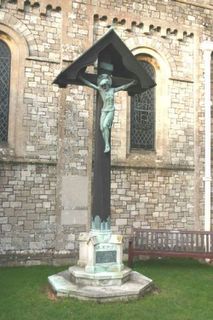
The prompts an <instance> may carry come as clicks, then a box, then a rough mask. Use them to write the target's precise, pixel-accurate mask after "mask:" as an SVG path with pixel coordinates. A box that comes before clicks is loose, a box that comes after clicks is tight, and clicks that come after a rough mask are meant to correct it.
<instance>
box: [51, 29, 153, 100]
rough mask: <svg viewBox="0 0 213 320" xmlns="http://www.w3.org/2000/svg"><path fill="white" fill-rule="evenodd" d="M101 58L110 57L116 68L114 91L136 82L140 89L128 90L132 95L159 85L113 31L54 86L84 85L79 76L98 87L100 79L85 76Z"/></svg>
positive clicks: (98, 42)
mask: <svg viewBox="0 0 213 320" xmlns="http://www.w3.org/2000/svg"><path fill="white" fill-rule="evenodd" d="M101 55H102V56H103V55H104V56H108V57H110V63H111V64H112V65H113V67H114V69H113V72H112V81H113V86H114V87H117V86H120V85H122V84H125V83H128V82H129V81H131V80H133V79H135V80H137V85H135V86H133V87H131V88H129V89H128V93H129V94H130V95H132V94H135V93H140V92H142V91H145V90H147V89H149V88H152V87H154V86H155V85H156V84H155V82H154V80H153V79H151V77H150V76H149V75H148V74H147V72H146V70H145V69H144V68H143V67H142V65H141V64H140V62H139V61H137V60H136V58H135V57H134V56H133V54H132V53H131V51H130V50H129V49H128V48H127V46H126V45H125V44H124V43H123V41H122V40H121V39H120V38H119V36H118V35H117V34H116V32H115V31H114V30H113V29H110V30H109V31H108V32H107V33H106V34H105V35H104V36H103V37H102V38H101V39H99V40H98V41H97V42H95V43H94V44H93V46H92V47H90V48H89V49H88V50H87V51H85V52H84V53H83V54H82V55H81V56H80V57H79V58H77V59H76V60H75V61H74V62H73V63H72V64H71V65H70V66H68V67H67V68H66V69H65V70H63V71H62V72H61V73H60V74H59V75H58V76H57V78H56V79H55V81H54V84H57V85H59V87H66V86H67V85H68V84H75V85H84V83H83V82H81V80H80V79H78V75H79V74H82V75H83V76H84V77H85V78H86V79H88V80H89V81H91V82H93V83H97V75H96V74H91V73H86V68H87V66H91V65H93V64H94V63H95V61H96V60H98V59H99V57H100V56H101ZM107 62H108V61H107Z"/></svg>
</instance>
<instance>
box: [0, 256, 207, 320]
mask: <svg viewBox="0 0 213 320" xmlns="http://www.w3.org/2000/svg"><path fill="white" fill-rule="evenodd" d="M61 270H64V268H61V267H60V268H58V267H47V266H41V267H17V268H0V320H56V319H57V320H60V319H62V320H65V319H66V320H71V319H73V320H90V319H91V320H99V319H100V320H114V319H116V320H127V319H128V320H134V319H141V320H158V319H160V320H161V319H162V320H213V267H212V266H207V265H205V264H200V263H199V262H196V261H192V260H173V259H171V260H150V261H146V262H141V263H135V265H134V270H136V271H139V272H141V273H143V274H144V275H146V276H148V277H150V278H152V279H153V280H154V282H155V285H156V286H157V287H158V290H156V291H155V292H154V293H152V294H148V295H147V296H145V297H144V298H143V299H140V300H135V301H130V302H122V303H120V302H114V303H107V304H97V303H95V302H94V303H93V302H86V301H78V300H75V299H53V297H52V296H51V294H50V293H48V284H47V277H48V276H49V275H52V274H54V273H57V272H59V271H61Z"/></svg>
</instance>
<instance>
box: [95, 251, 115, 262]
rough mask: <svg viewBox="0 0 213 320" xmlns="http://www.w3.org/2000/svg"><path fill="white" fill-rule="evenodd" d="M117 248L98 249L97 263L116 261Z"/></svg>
mask: <svg viewBox="0 0 213 320" xmlns="http://www.w3.org/2000/svg"><path fill="white" fill-rule="evenodd" d="M116 254H117V252H116V251H115V250H113V251H96V263H111V262H116Z"/></svg>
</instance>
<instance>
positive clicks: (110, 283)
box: [48, 230, 153, 302]
mask: <svg viewBox="0 0 213 320" xmlns="http://www.w3.org/2000/svg"><path fill="white" fill-rule="evenodd" d="M79 241H80V252H79V261H78V265H77V266H73V267H70V268H69V269H68V270H65V271H63V272H60V273H58V274H56V275H52V276H50V277H49V278H48V281H49V284H50V286H51V288H52V290H53V291H54V292H55V293H56V295H57V296H58V297H75V298H78V299H87V300H95V301H99V302H107V301H113V300H129V299H135V298H139V297H140V296H143V295H144V294H145V293H146V292H147V291H150V290H151V289H152V287H153V285H152V280H151V279H149V278H147V277H145V276H143V275H141V274H140V273H138V272H134V271H131V269H129V268H127V267H124V265H123V263H122V252H123V250H122V242H123V239H122V236H120V235H112V233H111V231H110V230H104V231H103V230H92V231H91V232H90V233H82V234H80V238H79Z"/></svg>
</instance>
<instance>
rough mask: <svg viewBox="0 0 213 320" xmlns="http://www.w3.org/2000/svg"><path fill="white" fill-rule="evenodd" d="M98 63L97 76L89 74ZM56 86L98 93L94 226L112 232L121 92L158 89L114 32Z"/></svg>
mask: <svg viewBox="0 0 213 320" xmlns="http://www.w3.org/2000/svg"><path fill="white" fill-rule="evenodd" d="M95 61H97V62H98V67H97V73H93V74H92V73H88V72H86V69H87V66H89V65H92V64H93V63H94V62H95ZM54 83H56V84H58V85H59V86H60V87H66V86H67V85H68V84H74V85H86V86H88V87H91V88H93V89H95V90H96V91H97V99H96V125H95V152H94V161H93V163H94V165H93V177H94V178H93V187H92V219H91V220H92V223H91V228H92V229H94V230H103V231H104V230H110V184H111V182H110V174H111V152H110V151H111V143H110V138H111V126H112V123H113V118H114V112H115V104H114V97H115V94H116V92H118V91H121V90H122V91H123V90H125V91H127V92H128V94H129V95H133V94H135V93H140V92H142V91H145V90H147V89H149V88H151V87H153V86H154V85H155V83H154V81H153V80H152V79H151V78H150V76H149V75H148V74H147V72H146V70H145V69H144V68H143V67H142V65H141V64H140V63H139V62H138V61H137V60H136V58H135V57H134V56H133V55H132V53H131V52H130V50H129V49H128V48H127V47H126V46H125V44H124V43H123V42H122V40H121V39H120V38H119V37H118V35H117V34H116V32H115V31H114V30H113V29H110V30H109V31H108V32H107V33H106V34H105V35H104V36H103V37H102V38H101V39H99V40H98V41H97V42H96V43H95V44H94V45H93V46H92V47H91V48H89V49H88V50H87V51H86V52H85V53H83V54H82V55H81V56H80V57H79V58H78V59H77V60H75V61H74V62H73V63H72V64H71V65H70V66H69V67H68V68H67V69H65V70H64V71H62V72H61V73H60V74H59V76H58V77H57V78H56V80H55V81H54Z"/></svg>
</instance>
